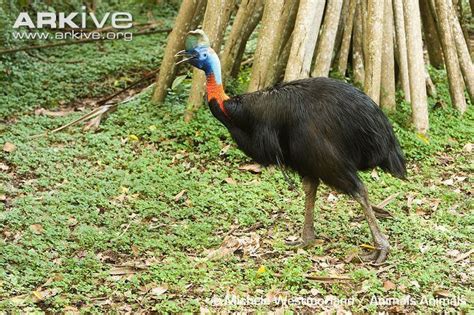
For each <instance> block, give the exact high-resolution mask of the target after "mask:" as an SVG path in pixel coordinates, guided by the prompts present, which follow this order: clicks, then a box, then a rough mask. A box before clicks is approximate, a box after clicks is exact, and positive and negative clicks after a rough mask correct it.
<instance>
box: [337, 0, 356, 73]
mask: <svg viewBox="0 0 474 315" xmlns="http://www.w3.org/2000/svg"><path fill="white" fill-rule="evenodd" d="M358 2H359V0H349V11H348V12H347V19H346V22H345V25H344V32H343V34H342V42H341V49H340V50H339V58H338V60H337V71H338V72H339V73H340V74H342V75H345V74H346V70H347V59H348V57H349V50H350V48H351V47H350V46H351V36H352V29H353V27H354V16H355V11H356V7H357V3H358Z"/></svg>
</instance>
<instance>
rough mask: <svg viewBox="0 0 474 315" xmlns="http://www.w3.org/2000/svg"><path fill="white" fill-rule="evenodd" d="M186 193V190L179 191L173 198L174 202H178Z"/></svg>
mask: <svg viewBox="0 0 474 315" xmlns="http://www.w3.org/2000/svg"><path fill="white" fill-rule="evenodd" d="M185 193H186V189H183V190H181V191H180V192H179V193H178V194H177V195H176V196H174V201H175V202H178V201H179V200H180V199H181V198H182V197H183V196H184V194H185Z"/></svg>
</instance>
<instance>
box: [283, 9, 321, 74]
mask: <svg viewBox="0 0 474 315" xmlns="http://www.w3.org/2000/svg"><path fill="white" fill-rule="evenodd" d="M324 4H325V0H301V1H300V6H299V8H298V15H297V17H296V22H295V28H294V31H293V41H292V45H291V48H290V56H289V58H288V60H289V62H288V63H287V66H286V72H285V81H291V80H296V79H301V78H307V77H309V72H310V71H311V62H312V60H313V54H314V50H315V47H316V41H317V40H318V35H319V28H320V26H321V20H322V18H323V13H324Z"/></svg>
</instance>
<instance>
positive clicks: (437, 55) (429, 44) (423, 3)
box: [420, 0, 444, 69]
mask: <svg viewBox="0 0 474 315" xmlns="http://www.w3.org/2000/svg"><path fill="white" fill-rule="evenodd" d="M429 1H430V0H420V12H421V20H422V22H423V30H424V34H425V42H426V49H427V50H428V55H429V57H430V64H431V65H432V66H433V67H435V68H438V69H441V68H443V65H444V62H443V50H442V48H441V43H440V42H439V36H438V29H437V27H436V21H435V19H434V17H433V14H432V13H431V9H430V4H429Z"/></svg>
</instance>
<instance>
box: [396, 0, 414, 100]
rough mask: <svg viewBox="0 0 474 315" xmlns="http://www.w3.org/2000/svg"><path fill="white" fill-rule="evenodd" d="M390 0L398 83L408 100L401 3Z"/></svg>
mask: <svg viewBox="0 0 474 315" xmlns="http://www.w3.org/2000/svg"><path fill="white" fill-rule="evenodd" d="M392 1H393V13H394V17H395V37H396V43H397V50H396V56H397V60H398V69H399V78H400V84H401V87H402V90H403V93H404V94H405V100H406V101H407V102H410V101H411V98H410V77H409V74H408V55H407V40H406V32H405V21H404V13H403V4H402V0H392Z"/></svg>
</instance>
